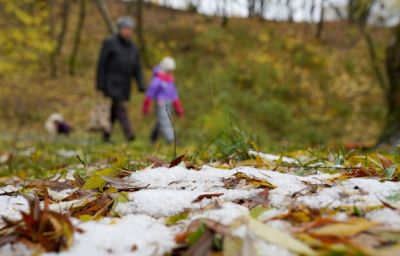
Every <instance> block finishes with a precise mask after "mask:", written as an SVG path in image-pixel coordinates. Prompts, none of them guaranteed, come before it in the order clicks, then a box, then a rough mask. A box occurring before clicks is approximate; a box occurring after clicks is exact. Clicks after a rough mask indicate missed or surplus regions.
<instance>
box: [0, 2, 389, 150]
mask: <svg viewBox="0 0 400 256" xmlns="http://www.w3.org/2000/svg"><path fill="white" fill-rule="evenodd" d="M0 1H1V2H0V3H1V5H2V6H5V7H6V6H9V7H7V8H3V9H2V10H1V12H4V13H5V14H6V16H4V15H2V16H1V18H0V24H1V26H2V27H4V29H2V30H1V31H0V40H3V41H8V43H9V44H10V42H9V41H11V40H10V39H12V40H15V39H14V38H13V37H10V36H9V35H8V33H10V31H11V30H14V29H15V30H16V31H23V33H21V34H22V35H23V37H22V38H19V40H17V41H15V42H14V41H13V42H12V47H11V48H7V47H5V48H2V49H1V50H0V51H2V53H1V54H2V55H4V53H3V51H4V52H5V51H6V49H9V50H8V55H4V56H5V58H1V60H0V63H1V62H4V63H7V65H14V66H15V67H14V68H13V71H11V69H10V71H9V73H10V74H12V75H13V76H7V77H6V76H4V75H3V77H0V82H1V84H2V90H1V93H0V104H1V110H0V120H1V121H3V120H4V122H0V126H2V127H0V129H2V130H4V129H5V128H7V130H9V131H13V130H18V131H19V130H30V131H38V132H39V133H40V132H42V125H43V122H44V120H45V119H46V117H47V116H48V115H49V114H50V113H53V112H61V113H62V114H64V116H65V117H66V118H67V120H69V121H70V122H72V123H73V125H74V126H75V128H76V129H77V130H79V131H82V130H85V128H86V123H87V120H88V113H87V110H88V109H90V108H91V107H92V106H93V104H94V102H95V101H96V97H98V96H96V94H95V91H94V71H95V65H96V61H97V54H98V51H99V47H100V44H101V40H103V39H104V38H105V37H106V36H107V30H106V28H105V26H104V24H103V22H102V20H101V17H100V15H99V13H98V12H97V10H96V9H95V8H96V6H95V5H89V7H88V8H89V9H88V13H91V15H90V18H89V17H88V19H87V22H86V23H85V27H84V28H83V35H82V48H81V51H80V56H78V60H77V67H78V69H77V75H76V76H75V77H69V76H67V75H64V74H61V75H60V76H59V78H57V79H50V78H48V77H47V75H48V74H47V73H48V72H43V71H40V70H38V71H40V72H34V73H32V72H26V71H28V70H31V69H37V68H38V67H45V66H43V65H42V64H43V63H47V61H48V51H49V50H50V49H51V46H52V43H51V40H49V36H48V27H47V25H46V22H47V19H48V13H47V12H48V10H46V8H45V5H42V4H33V6H32V8H31V9H29V10H28V9H25V8H22V7H25V6H29V3H28V2H29V1H25V0H23V1H5V0H0ZM38 3H42V2H38ZM71 8H72V10H71V13H76V11H77V10H78V9H77V8H78V7H77V5H72V7H71ZM74 8H75V9H74ZM109 8H110V12H111V14H112V16H113V18H116V17H117V16H118V15H119V14H120V13H121V11H122V10H123V8H125V7H124V6H123V5H122V3H119V2H110V4H109ZM20 9H21V11H19V10H20ZM20 13H22V14H20ZM23 14H27V17H28V18H24V17H25V16H24V15H23ZM33 14H34V15H33ZM150 17H151V18H150ZM31 19H32V20H33V21H29V20H31ZM20 20H22V21H20ZM70 21H71V22H72V23H74V22H76V21H77V17H75V16H74V15H72V16H71V19H70ZM144 25H145V27H144V31H145V37H146V42H147V47H146V48H147V51H148V52H147V57H148V61H149V62H150V63H149V64H150V65H149V66H148V67H146V70H145V71H146V75H147V78H148V79H149V77H150V74H151V68H152V65H155V64H156V63H157V62H158V61H159V60H160V59H161V58H162V57H163V56H165V55H172V56H174V57H175V58H176V60H177V63H178V69H177V72H176V77H177V85H178V90H179V93H180V96H181V98H182V101H183V104H184V106H185V108H186V116H185V118H183V119H177V120H176V126H177V132H178V140H179V143H181V144H183V145H193V146H198V145H199V144H200V146H202V147H204V146H206V145H207V144H208V143H209V142H210V141H211V140H212V139H213V138H216V137H217V136H218V135H219V134H221V133H222V132H226V131H228V130H229V129H230V126H231V125H230V124H229V120H230V116H232V115H233V116H235V118H236V119H237V120H238V121H237V122H238V124H239V125H240V127H242V129H243V130H244V132H246V133H248V134H257V136H258V142H259V144H260V145H261V146H270V145H271V144H274V145H279V146H285V145H288V142H290V143H291V144H294V145H296V144H297V145H302V144H321V143H327V144H330V143H334V144H336V143H341V142H349V141H350V142H359V143H373V142H374V140H375V138H376V137H377V135H378V134H379V132H380V128H381V123H382V121H383V119H384V114H385V105H384V97H383V94H382V91H381V90H380V88H379V87H378V86H377V84H376V81H375V78H374V76H373V72H371V67H370V63H369V59H368V58H366V57H365V56H366V53H367V48H366V46H365V45H364V42H363V41H362V40H360V39H359V36H358V34H357V33H356V32H355V30H354V28H352V27H347V26H344V25H343V24H341V23H327V24H326V30H325V31H324V38H325V39H324V40H323V41H316V40H315V39H314V27H313V25H311V24H289V23H273V22H266V21H260V20H253V19H231V20H230V22H229V25H228V26H227V27H221V26H220V20H219V19H218V18H213V17H205V16H201V15H198V14H194V13H188V12H178V11H172V10H166V9H162V8H158V7H155V6H153V7H149V8H147V9H146V10H145V23H144ZM69 27H71V28H74V27H75V26H74V25H73V24H71V25H70V26H69ZM29 31H31V32H29ZM15 33H19V32H15ZM371 33H372V35H373V36H374V40H375V42H376V46H377V52H378V61H380V62H381V63H383V57H384V48H385V45H386V42H387V41H388V38H389V36H388V35H389V33H390V32H389V31H388V30H386V29H371ZM71 35H72V34H71V33H70V32H69V33H67V37H66V42H65V45H64V46H65V47H64V48H65V51H69V50H70V48H71V46H72V36H71ZM30 37H32V38H30ZM35 40H36V41H35ZM27 41H29V42H32V43H29V44H28V45H24V42H27ZM2 45H3V44H2ZM10 49H11V50H10ZM28 53H29V54H33V55H34V56H36V58H33V59H30V58H25V57H24V55H25V54H28ZM14 55H15V56H14ZM67 60H68V56H65V55H61V62H63V63H66V62H67ZM22 70H23V71H22ZM60 71H61V73H62V72H63V71H65V67H62V66H61V70H60ZM2 74H4V72H2ZM134 94H136V93H135V92H134ZM141 101H142V96H139V95H134V97H133V101H131V102H130V103H129V109H130V115H131V118H132V121H133V123H134V127H135V129H136V131H137V135H138V137H141V138H143V139H146V137H147V134H149V131H150V130H151V127H152V126H153V120H152V119H145V118H144V117H143V116H142V115H141V113H140V111H139V110H140V108H141ZM5 120H6V121H5ZM14 128H15V129H14Z"/></svg>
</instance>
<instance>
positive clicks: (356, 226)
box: [310, 218, 376, 237]
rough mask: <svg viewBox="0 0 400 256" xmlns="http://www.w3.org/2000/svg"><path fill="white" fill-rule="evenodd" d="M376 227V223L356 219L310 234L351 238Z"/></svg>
mask: <svg viewBox="0 0 400 256" xmlns="http://www.w3.org/2000/svg"><path fill="white" fill-rule="evenodd" d="M375 225H376V223H375V222H372V221H369V220H366V219H361V218H354V219H351V220H349V221H348V222H346V223H337V224H332V225H327V226H324V227H321V228H317V229H314V230H312V231H311V232H310V233H311V234H312V235H318V236H335V237H350V236H354V235H357V234H359V233H361V232H364V231H366V230H368V229H370V228H371V227H373V226H375Z"/></svg>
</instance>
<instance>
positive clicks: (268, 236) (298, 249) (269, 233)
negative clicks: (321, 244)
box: [247, 217, 315, 255]
mask: <svg viewBox="0 0 400 256" xmlns="http://www.w3.org/2000/svg"><path fill="white" fill-rule="evenodd" d="M247 221H248V225H249V229H250V230H251V232H253V233H254V234H255V235H256V236H258V237H259V238H261V239H263V240H265V241H267V242H269V243H272V244H276V245H278V246H280V247H283V248H286V249H288V250H289V251H292V252H294V253H298V254H301V255H315V253H314V251H313V250H312V249H311V248H310V247H309V246H308V245H306V244H304V243H302V242H300V241H299V240H297V239H295V238H293V237H292V236H291V235H289V234H286V233H284V232H282V231H280V230H278V229H275V228H272V227H271V226H268V225H265V224H264V223H262V222H260V221H258V220H255V219H252V218H249V217H247Z"/></svg>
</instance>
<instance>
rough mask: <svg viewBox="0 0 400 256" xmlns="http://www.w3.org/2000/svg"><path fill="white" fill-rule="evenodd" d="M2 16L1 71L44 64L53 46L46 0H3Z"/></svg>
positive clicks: (30, 67) (0, 11)
mask: <svg viewBox="0 0 400 256" xmlns="http://www.w3.org/2000/svg"><path fill="white" fill-rule="evenodd" d="M0 16H1V19H0V45H1V48H0V56H1V57H0V74H2V75H4V74H10V73H12V72H16V71H23V72H24V73H25V74H26V72H32V71H36V70H37V69H38V68H39V67H43V64H44V63H43V60H45V59H46V55H47V54H48V53H50V51H51V49H52V47H53V42H52V40H51V39H50V37H49V27H48V26H49V21H48V20H49V12H48V8H47V3H46V1H30V0H18V1H8V0H0ZM0 76H1V75H0Z"/></svg>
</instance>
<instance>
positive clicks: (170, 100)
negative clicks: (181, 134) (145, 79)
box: [143, 57, 183, 143]
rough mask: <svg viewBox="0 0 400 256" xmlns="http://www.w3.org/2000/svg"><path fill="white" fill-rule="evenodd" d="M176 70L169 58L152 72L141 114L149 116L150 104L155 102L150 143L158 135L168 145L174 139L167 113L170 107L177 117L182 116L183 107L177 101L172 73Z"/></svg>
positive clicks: (154, 140)
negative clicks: (155, 116)
mask: <svg viewBox="0 0 400 256" xmlns="http://www.w3.org/2000/svg"><path fill="white" fill-rule="evenodd" d="M175 68H176V63H175V60H174V59H173V58H171V57H165V58H164V59H163V60H162V61H161V62H160V64H159V65H158V66H156V67H155V68H154V70H153V78H152V80H151V82H150V85H149V88H148V89H147V93H146V98H145V101H144V103H143V113H144V114H145V115H147V114H149V112H150V106H151V102H152V101H154V102H155V113H156V115H157V123H156V125H155V127H154V129H153V132H152V134H151V142H152V143H155V142H156V141H157V139H158V138H159V135H160V134H161V135H163V136H164V138H165V140H166V141H167V142H168V143H172V142H173V141H174V139H175V137H174V130H173V127H172V123H171V120H170V118H169V113H171V109H172V106H173V107H174V109H175V111H176V113H177V114H178V116H183V107H182V104H181V102H180V100H179V97H178V93H177V90H176V86H175V78H174V75H173V72H174V70H175Z"/></svg>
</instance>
